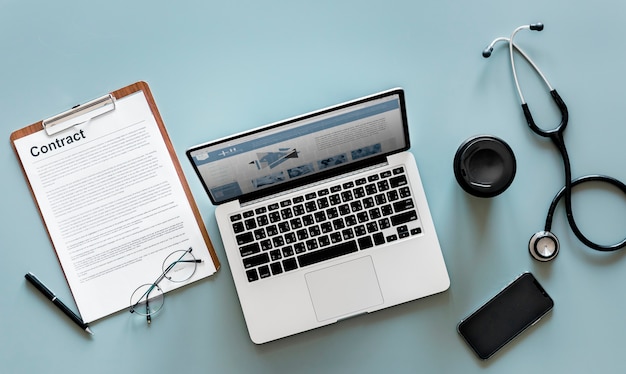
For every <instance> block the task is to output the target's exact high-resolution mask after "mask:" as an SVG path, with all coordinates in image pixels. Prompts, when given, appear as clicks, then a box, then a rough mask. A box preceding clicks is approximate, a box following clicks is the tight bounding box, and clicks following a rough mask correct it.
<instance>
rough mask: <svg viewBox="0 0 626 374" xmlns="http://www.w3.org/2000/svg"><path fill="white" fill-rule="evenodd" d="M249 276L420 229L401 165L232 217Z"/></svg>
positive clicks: (251, 279) (326, 257) (278, 270)
mask: <svg viewBox="0 0 626 374" xmlns="http://www.w3.org/2000/svg"><path fill="white" fill-rule="evenodd" d="M230 220H231V223H232V227H233V231H234V233H235V237H236V241H237V245H238V246H239V251H240V254H241V258H242V261H243V265H244V268H245V269H246V275H247V277H248V281H249V282H254V281H258V280H262V279H265V278H269V277H272V276H276V275H279V274H282V273H285V272H289V271H292V270H295V269H298V268H301V267H305V266H309V265H313V264H317V263H319V262H322V261H326V260H330V259H333V258H337V257H340V256H343V255H347V254H349V253H353V252H358V251H363V250H367V249H370V248H373V247H376V246H380V245H382V244H385V243H389V242H393V241H397V240H402V239H405V238H408V237H410V236H413V235H419V234H421V233H422V224H421V220H419V217H418V213H417V207H416V206H415V201H414V199H413V196H412V193H411V189H410V186H409V183H408V179H407V176H406V174H405V170H404V167H395V168H393V169H389V170H385V171H382V172H381V171H377V172H374V173H372V174H370V175H368V176H366V177H362V176H361V175H359V176H357V177H355V179H354V180H353V181H349V182H342V183H341V184H337V185H334V186H332V187H329V188H321V189H320V190H319V191H317V192H309V193H306V194H303V195H301V196H296V197H291V198H288V199H284V200H282V201H280V202H277V203H268V204H267V205H266V206H261V207H256V208H254V209H249V210H245V211H243V212H240V213H237V214H234V215H232V216H231V217H230Z"/></svg>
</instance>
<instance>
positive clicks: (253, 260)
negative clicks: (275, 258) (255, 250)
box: [243, 252, 270, 269]
mask: <svg viewBox="0 0 626 374" xmlns="http://www.w3.org/2000/svg"><path fill="white" fill-rule="evenodd" d="M268 262H270V256H269V255H268V254H267V252H263V253H261V254H258V255H256V256H252V257H246V258H244V259H243V266H244V267H245V268H246V269H249V268H252V267H255V266H259V265H263V264H266V263H268Z"/></svg>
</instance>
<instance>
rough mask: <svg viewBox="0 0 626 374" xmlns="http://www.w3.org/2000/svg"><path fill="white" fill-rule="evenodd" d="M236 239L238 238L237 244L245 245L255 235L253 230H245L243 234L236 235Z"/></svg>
mask: <svg viewBox="0 0 626 374" xmlns="http://www.w3.org/2000/svg"><path fill="white" fill-rule="evenodd" d="M235 239H236V240H237V244H239V245H244V244H247V243H250V242H251V241H253V240H254V235H252V233H251V232H244V233H243V234H239V235H237V236H235Z"/></svg>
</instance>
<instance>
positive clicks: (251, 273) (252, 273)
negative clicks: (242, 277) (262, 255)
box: [246, 269, 259, 282]
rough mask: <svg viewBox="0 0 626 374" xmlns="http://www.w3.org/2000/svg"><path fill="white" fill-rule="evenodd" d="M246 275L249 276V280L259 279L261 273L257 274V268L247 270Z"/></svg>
mask: <svg viewBox="0 0 626 374" xmlns="http://www.w3.org/2000/svg"><path fill="white" fill-rule="evenodd" d="M246 276H247V277H248V282H254V281H256V280H259V274H257V272H256V269H250V270H248V271H246Z"/></svg>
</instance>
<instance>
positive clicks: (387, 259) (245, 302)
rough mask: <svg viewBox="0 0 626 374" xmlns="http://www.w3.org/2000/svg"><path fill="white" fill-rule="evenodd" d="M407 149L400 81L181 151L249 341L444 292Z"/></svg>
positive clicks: (443, 273) (442, 271) (445, 280)
mask: <svg viewBox="0 0 626 374" xmlns="http://www.w3.org/2000/svg"><path fill="white" fill-rule="evenodd" d="M408 150H409V125H408V122H407V115H406V107H405V99H404V91H403V90H402V89H400V88H396V89H391V90H388V91H384V92H380V93H377V94H374V95H370V96H367V97H363V98H359V99H356V100H352V101H349V102H346V103H342V104H338V105H335V106H332V107H328V108H325V109H321V110H318V111H314V112H311V113H307V114H304V115H301V116H297V117H294V118H290V119H287V120H283V121H279V122H276V123H272V124H269V125H266V126H263V127H260V128H257V129H254V130H251V131H248V132H244V133H240V134H237V135H233V136H230V137H227V138H224V139H220V140H216V141H212V142H209V143H205V144H201V145H197V146H194V147H192V148H190V149H188V150H187V152H186V154H187V157H188V158H189V160H190V161H191V164H192V165H193V167H194V170H195V172H196V173H197V175H198V177H199V178H200V180H201V182H202V185H203V186H204V189H205V190H206V192H207V194H208V196H209V198H210V199H211V202H212V203H213V204H214V205H216V209H215V216H216V220H217V224H218V227H219V231H220V235H221V238H222V241H223V244H224V249H225V252H226V256H227V259H228V263H229V266H230V269H231V272H232V276H233V279H234V283H235V287H236V289H237V293H238V296H239V301H240V303H241V308H242V310H243V315H244V318H245V321H246V324H247V327H248V332H249V334H250V338H251V339H252V341H253V342H254V343H257V344H261V343H265V342H269V341H272V340H276V339H279V338H283V337H286V336H289V335H293V334H296V333H300V332H303V331H307V330H311V329H314V328H317V327H321V326H325V325H329V324H332V323H336V322H337V321H341V320H343V319H346V318H350V317H354V316H358V315H361V314H365V313H371V312H374V311H377V310H380V309H384V308H387V307H390V306H394V305H398V304H401V303H405V302H408V301H411V300H415V299H419V298H423V297H426V296H429V295H433V294H436V293H439V292H442V291H445V290H447V289H448V287H449V285H450V279H449V277H448V272H447V270H446V266H445V263H444V259H443V255H442V252H441V248H440V246H439V240H438V239H437V234H436V232H435V226H434V225H433V220H432V217H431V214H430V211H429V208H428V204H427V202H426V196H425V194H424V189H423V187H422V182H421V180H420V175H419V173H418V169H417V165H416V162H415V159H414V157H413V154H412V153H410V152H409V151H408Z"/></svg>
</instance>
